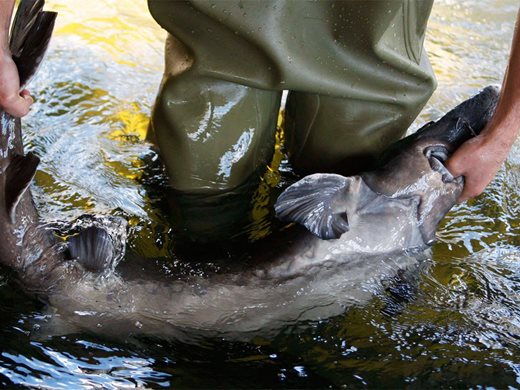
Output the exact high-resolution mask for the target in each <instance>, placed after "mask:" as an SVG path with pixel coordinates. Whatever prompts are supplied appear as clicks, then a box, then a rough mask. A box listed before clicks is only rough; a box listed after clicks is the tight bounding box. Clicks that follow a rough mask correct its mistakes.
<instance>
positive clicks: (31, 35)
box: [10, 0, 57, 86]
mask: <svg viewBox="0 0 520 390" xmlns="http://www.w3.org/2000/svg"><path fill="white" fill-rule="evenodd" d="M43 4H44V2H43V1H41V0H36V1H34V0H32V1H31V0H23V1H22V2H21V4H20V6H19V7H18V10H17V12H16V16H15V18H14V22H13V27H12V29H11V38H10V50H11V53H12V56H13V60H14V62H15V63H16V66H17V67H18V74H19V76H20V85H21V86H24V85H26V84H27V82H28V81H29V79H30V78H31V77H32V76H33V75H34V74H35V73H36V70H37V69H38V66H39V65H40V63H41V61H42V59H43V55H44V54H45V51H46V50H47V47H48V45H49V40H50V38H51V34H52V30H53V29H54V22H55V20H56V15H57V14H56V12H47V11H42V10H41V9H42V7H43Z"/></svg>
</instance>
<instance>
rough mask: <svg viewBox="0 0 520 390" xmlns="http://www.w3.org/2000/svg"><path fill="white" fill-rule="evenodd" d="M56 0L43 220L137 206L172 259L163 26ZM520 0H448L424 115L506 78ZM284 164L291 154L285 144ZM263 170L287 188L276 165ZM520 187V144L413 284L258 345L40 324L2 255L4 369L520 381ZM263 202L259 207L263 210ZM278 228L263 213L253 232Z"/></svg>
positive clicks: (45, 111)
mask: <svg viewBox="0 0 520 390" xmlns="http://www.w3.org/2000/svg"><path fill="white" fill-rule="evenodd" d="M47 3H48V6H47V8H48V9H52V10H56V11H58V12H59V19H58V23H57V28H56V32H55V35H54V39H53V41H52V45H51V48H50V51H49V53H48V56H47V58H46V60H45V62H44V64H43V66H42V69H41V71H40V73H39V74H38V76H37V78H36V79H35V80H34V82H33V83H32V85H31V90H32V92H33V94H34V95H35V97H36V99H37V102H36V104H35V105H34V107H33V109H32V113H31V114H30V115H29V116H28V117H27V119H26V120H25V122H24V124H25V138H26V144H27V147H28V149H31V150H34V151H35V152H36V153H37V154H38V155H39V156H41V158H42V164H41V165H40V168H39V171H38V173H37V176H36V181H35V185H34V186H33V194H34V195H35V198H36V202H37V204H38V207H39V210H40V212H41V214H42V217H43V218H44V219H46V220H55V219H71V218H74V217H77V216H79V215H81V214H85V213H101V214H113V215H121V216H124V217H125V218H127V219H129V221H130V238H129V240H130V241H129V245H130V247H131V248H132V250H133V251H134V252H137V253H139V254H140V255H142V256H144V257H149V258H164V257H173V258H174V259H175V254H174V253H171V249H170V248H171V245H170V244H171V240H172V237H171V234H169V228H168V223H167V222H166V220H165V219H164V217H163V214H164V213H163V212H162V211H161V208H160V206H159V204H160V202H159V200H158V199H157V198H158V197H159V195H157V194H155V193H154V191H153V189H152V190H150V189H149V188H148V189H145V188H147V187H153V186H160V185H161V183H163V182H164V177H163V176H161V174H160V172H156V174H153V173H152V174H150V172H149V171H150V161H152V160H153V159H154V155H153V153H152V152H151V151H150V147H149V145H147V144H146V143H145V142H144V137H145V133H146V128H147V125H148V117H149V113H150V108H151V105H152V104H153V100H154V97H155V93H156V91H157V88H158V84H159V82H160V77H161V72H162V64H163V59H162V49H163V40H164V37H165V34H164V32H163V31H162V30H161V29H160V28H158V27H157V26H156V25H155V23H154V22H153V20H152V19H151V17H150V16H149V15H148V13H147V10H146V4H145V2H144V1H139V2H136V1H133V0H97V1H90V0H75V1H69V0H48V1H47ZM517 7H518V1H516V0H465V1H461V0H456V1H454V0H439V1H437V2H436V4H435V6H434V10H433V14H432V18H431V20H430V24H429V32H428V37H427V49H428V50H429V53H430V58H431V62H432V65H433V67H434V69H435V71H436V74H437V77H438V81H439V86H438V89H437V91H436V93H435V94H434V96H433V97H432V99H431V101H430V102H429V103H428V105H427V107H426V108H425V109H424V111H423V112H422V113H421V115H420V117H419V118H418V120H417V121H416V124H414V126H413V129H416V128H417V127H418V126H419V124H420V123H423V122H425V121H429V120H431V119H436V118H438V117H439V116H440V115H441V114H442V113H443V112H445V111H447V110H448V109H450V108H451V107H453V106H454V105H455V104H456V103H457V102H459V101H461V100H463V99H465V98H467V97H469V96H470V95H472V94H474V93H476V92H477V90H478V89H480V88H482V87H484V86H486V85H488V84H493V83H495V84H499V83H500V82H501V80H502V76H503V73H504V69H505V65H506V62H507V57H508V51H509V46H510V40H511V36H512V31H513V25H514V19H515V15H516V10H517ZM143 156H144V157H143ZM277 159H278V160H280V159H281V160H282V161H281V164H280V161H277ZM273 163H274V165H275V167H278V166H280V168H279V169H280V171H282V172H283V171H284V170H288V169H289V168H288V167H287V164H286V162H285V161H284V160H283V155H282V154H281V153H280V152H277V154H276V155H275V161H274V162H273ZM152 165H153V164H152ZM154 172H155V171H154ZM154 175H155V176H154ZM150 183H151V185H150ZM266 183H267V185H270V186H273V187H274V186H277V185H278V186H279V185H280V174H279V173H278V172H277V170H276V169H275V170H274V172H273V173H272V175H271V176H269V177H266ZM519 184H520V145H519V143H518V142H517V143H516V145H515V146H514V148H513V150H512V152H511V154H510V156H509V159H508V160H507V162H506V164H505V165H504V167H503V168H502V169H501V170H500V172H499V174H498V176H497V178H496V179H495V180H494V181H493V183H492V184H491V185H490V186H489V188H488V189H487V190H486V192H485V193H484V194H483V195H482V196H480V197H478V198H477V199H474V200H472V201H470V202H468V203H466V204H463V205H460V206H457V207H456V208H455V209H454V210H453V211H452V212H451V213H450V214H449V216H448V217H447V218H446V220H445V221H444V222H443V224H442V226H441V229H440V231H439V233H438V235H439V241H438V242H437V243H436V244H435V245H434V246H433V248H432V254H431V257H432V259H431V261H430V262H429V265H428V267H426V269H424V270H422V271H421V272H419V273H418V274H417V275H416V278H414V279H413V280H412V281H410V280H398V281H397V282H396V283H395V284H393V285H391V286H390V287H389V288H382V289H379V290H377V291H378V292H376V293H375V294H374V296H373V298H372V299H371V300H370V301H369V302H368V303H367V304H364V305H357V306H353V307H349V308H347V309H346V311H345V313H344V314H342V315H339V316H334V317H332V318H329V319H326V320H322V321H314V322H308V323H305V324H301V325H302V326H297V327H296V326H288V327H286V328H284V329H281V330H280V332H279V333H278V334H276V335H272V337H256V338H253V339H252V340H250V341H248V342H244V341H233V340H228V339H226V338H222V337H220V338H200V339H194V340H191V341H190V342H186V341H181V340H167V341H164V340H159V339H153V338H133V339H131V340H118V341H114V340H111V339H105V338H100V337H99V336H95V335H91V334H77V333H76V334H72V335H71V334H67V335H60V334H59V332H57V331H56V332H54V333H53V334H51V335H46V334H45V333H43V334H42V332H36V330H37V329H35V327H36V326H37V325H35V324H37V322H38V319H41V318H42V317H44V316H45V315H47V311H46V310H47V309H46V308H45V307H44V306H43V305H42V304H41V303H39V302H38V301H35V300H33V299H32V298H30V297H28V296H27V295H25V294H24V293H23V292H22V291H21V290H20V288H19V287H18V285H17V283H16V281H15V280H14V278H13V276H12V275H11V274H10V273H9V272H8V271H7V270H2V272H1V274H0V296H1V298H2V302H3V304H2V305H1V308H0V345H1V348H0V350H1V354H0V383H1V384H3V385H4V386H9V387H13V386H21V387H23V386H41V387H44V388H67V389H69V388H123V387H172V388H187V387H199V388H200V387H205V388H214V387H223V388H228V387H245V388H258V387H269V388H281V387H292V388H294V387H299V388H326V387H364V386H368V387H412V388H424V387H440V386H443V387H448V386H453V387H473V388H477V387H481V386H492V387H496V388H506V387H510V388H520V216H519V213H520V197H519V190H518V188H519ZM257 213H258V216H259V220H261V219H262V216H263V215H264V214H265V210H263V211H262V208H261V207H259V209H258V210H257ZM263 213H264V214H263ZM268 229H269V226H268V225H266V224H262V223H261V222H259V223H258V226H256V228H255V229H253V233H254V234H258V235H263V234H265V232H266V230H268ZM172 262H174V260H172ZM395 297H398V298H395ZM56 333H58V334H56ZM65 333H66V332H65Z"/></svg>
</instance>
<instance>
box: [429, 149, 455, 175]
mask: <svg viewBox="0 0 520 390" xmlns="http://www.w3.org/2000/svg"><path fill="white" fill-rule="evenodd" d="M423 153H424V155H425V156H426V158H427V159H428V162H429V163H430V167H431V168H432V169H433V170H434V171H436V172H439V173H440V174H441V175H442V181H443V182H444V183H451V182H452V181H453V180H454V177H453V175H452V174H451V172H450V171H448V169H447V168H446V166H445V165H444V163H445V162H446V160H447V159H448V149H446V147H445V146H442V145H436V146H428V147H427V148H425V149H424V151H423Z"/></svg>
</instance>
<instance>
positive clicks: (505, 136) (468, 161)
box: [448, 10, 520, 201]
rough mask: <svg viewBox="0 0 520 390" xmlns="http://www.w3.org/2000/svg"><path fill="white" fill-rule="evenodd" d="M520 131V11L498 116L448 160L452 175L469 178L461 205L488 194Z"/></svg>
mask: <svg viewBox="0 0 520 390" xmlns="http://www.w3.org/2000/svg"><path fill="white" fill-rule="evenodd" d="M519 129H520V10H519V11H518V14H517V21H516V28H515V32H514V34H513V42H512V45H511V53H510V55H509V63H508V67H507V70H506V73H505V76H504V81H503V83H502V90H501V93H500V100H499V101H498V105H497V108H496V111H495V114H494V115H493V118H491V121H490V122H489V124H488V125H487V126H486V128H485V129H484V130H483V131H482V133H481V134H480V135H479V136H477V137H475V138H472V139H471V140H469V141H467V142H466V143H464V144H463V145H462V146H461V147H460V148H459V149H458V150H457V151H456V152H455V154H454V155H453V156H452V157H451V158H450V159H449V160H448V169H449V170H450V171H451V173H452V174H453V175H454V176H464V177H465V178H466V184H465V186H464V191H463V192H462V194H461V196H460V198H459V201H465V200H467V199H469V198H472V197H474V196H477V195H479V194H480V193H482V191H484V188H485V187H486V186H487V185H488V184H489V182H491V180H492V179H493V177H494V176H495V175H496V173H497V171H498V169H499V168H500V166H501V165H502V163H503V162H504V161H505V160H506V158H507V155H508V154H509V150H510V149H511V146H512V145H513V143H514V142H515V140H516V138H517V137H518V132H519Z"/></svg>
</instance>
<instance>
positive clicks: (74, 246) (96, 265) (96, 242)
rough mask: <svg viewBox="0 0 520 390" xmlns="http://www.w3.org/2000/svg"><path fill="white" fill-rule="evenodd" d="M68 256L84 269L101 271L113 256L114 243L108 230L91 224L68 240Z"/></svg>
mask: <svg viewBox="0 0 520 390" xmlns="http://www.w3.org/2000/svg"><path fill="white" fill-rule="evenodd" d="M68 248H69V254H70V256H71V257H72V258H73V259H75V260H77V261H78V262H79V263H80V264H81V265H83V266H84V267H85V268H86V269H88V270H89V271H93V272H102V271H104V270H105V269H107V267H109V265H110V263H111V262H112V259H114V257H115V252H116V249H115V245H114V242H113V240H112V238H111V237H110V234H108V232H107V231H106V230H105V229H103V228H100V227H97V226H91V227H89V228H87V229H85V230H83V231H81V232H79V233H78V234H77V235H75V236H72V237H70V238H69V240H68Z"/></svg>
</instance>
